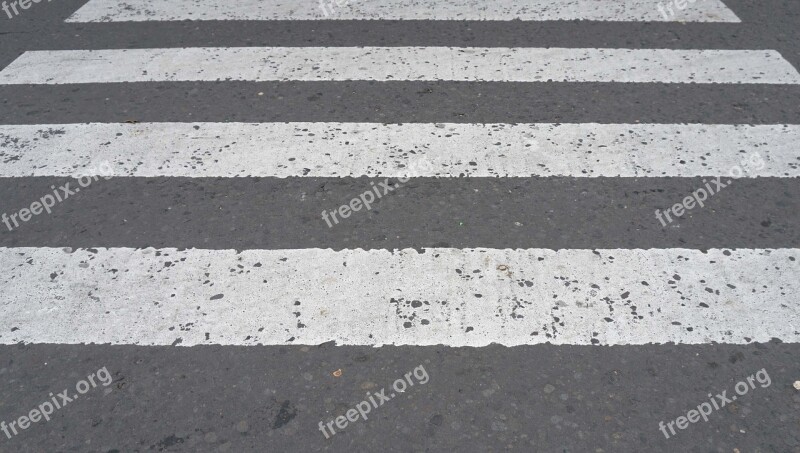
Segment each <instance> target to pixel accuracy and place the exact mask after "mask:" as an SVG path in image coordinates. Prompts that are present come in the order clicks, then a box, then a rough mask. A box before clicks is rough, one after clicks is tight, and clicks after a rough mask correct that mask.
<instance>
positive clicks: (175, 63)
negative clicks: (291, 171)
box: [0, 47, 800, 84]
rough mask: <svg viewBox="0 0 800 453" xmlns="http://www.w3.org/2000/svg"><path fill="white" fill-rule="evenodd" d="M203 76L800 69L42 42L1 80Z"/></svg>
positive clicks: (560, 78) (771, 63) (710, 62)
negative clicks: (55, 46) (48, 46)
mask: <svg viewBox="0 0 800 453" xmlns="http://www.w3.org/2000/svg"><path fill="white" fill-rule="evenodd" d="M202 80H205V81H215V80H216V81H222V80H253V81H270V80H287V81H288V80H298V81H324V80H330V81H345V80H373V81H392V80H409V81H425V80H429V81H437V80H449V81H475V82H478V81H498V82H636V83H647V82H663V83H760V84H776V83H777V84H800V74H798V72H797V70H796V69H795V68H794V67H793V66H792V65H791V64H789V62H787V61H786V60H784V59H783V57H782V56H781V54H780V53H778V52H776V51H774V50H703V49H686V50H675V49H600V48H585V49H577V48H548V49H545V48H527V47H518V48H503V47H491V48H474V47H236V48H230V47H227V48H221V47H217V48H215V47H192V48H177V49H166V48H158V49H113V50H58V51H33V52H26V53H24V54H22V56H20V57H19V58H18V59H16V60H15V61H14V62H12V63H11V64H10V65H8V66H7V67H6V68H5V69H3V70H2V71H0V84H63V83H115V82H146V81H202Z"/></svg>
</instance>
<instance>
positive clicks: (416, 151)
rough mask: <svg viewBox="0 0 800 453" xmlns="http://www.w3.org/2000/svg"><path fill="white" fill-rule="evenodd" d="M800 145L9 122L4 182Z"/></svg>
mask: <svg viewBox="0 0 800 453" xmlns="http://www.w3.org/2000/svg"><path fill="white" fill-rule="evenodd" d="M798 142H800V125H756V126H752V125H705V124H597V123H585V124H454V123H447V124H430V123H411V124H378V123H260V124H250V123H140V124H118V123H112V124H109V123H92V124H54V125H2V126H0V144H2V145H3V146H2V147H0V177H18V176H65V177H76V176H80V175H82V174H85V173H87V172H90V171H88V169H97V168H98V167H99V166H100V164H101V163H103V162H107V163H109V167H110V168H111V169H112V170H113V171H112V172H111V173H103V174H104V175H106V174H107V175H113V176H137V177H151V176H181V177H240V176H260V177H278V178H285V177H295V176H308V177H346V176H352V177H358V176H370V177H378V176H382V177H404V176H422V177H443V178H452V177H460V176H462V175H463V176H474V177H494V176H512V177H528V176H571V177H598V176H606V177H615V176H622V177H639V176H646V177H691V176H728V175H733V176H737V177H738V176H739V175H741V176H742V177H758V176H767V177H799V176H800V165H798V162H800V150H798V148H797V146H796V144H797V143H798ZM737 168H738V169H737ZM95 171H96V170H95Z"/></svg>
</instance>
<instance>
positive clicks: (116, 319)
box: [0, 247, 800, 346]
mask: <svg viewBox="0 0 800 453" xmlns="http://www.w3.org/2000/svg"><path fill="white" fill-rule="evenodd" d="M798 255H800V249H773V250H769V249H737V250H730V251H729V250H719V249H711V250H708V251H705V252H703V251H698V250H690V249H650V250H640V249H635V250H627V249H610V250H605V249H602V250H596V251H592V250H559V251H553V250H547V249H527V250H519V249H517V250H510V249H504V250H501V249H450V248H432V249H424V250H422V251H421V252H418V251H415V250H409V249H406V250H395V251H387V250H360V249H357V250H341V251H333V250H330V249H327V250H322V249H294V250H247V251H243V252H237V251H233V250H202V249H189V250H177V249H171V248H169V249H158V250H155V249H130V248H111V249H105V248H99V249H89V250H86V249H79V250H74V251H72V250H69V249H67V250H62V249H58V248H27V247H25V248H2V249H0V282H1V284H2V287H3V289H4V291H3V298H2V301H0V304H1V305H2V307H0V309H2V312H3V316H2V318H0V332H2V333H1V334H0V343H2V344H15V343H17V342H25V343H66V344H79V343H111V344H137V345H171V344H180V345H181V346H192V345H199V344H223V345H255V344H259V343H260V344H267V345H286V344H320V343H324V342H328V341H335V342H337V343H338V344H342V345H376V346H377V345H384V344H398V345H418V346H423V345H436V344H443V345H448V346H485V345H488V344H490V343H499V344H503V345H508V346H513V345H526V344H539V343H545V342H550V343H553V344H574V345H585V344H603V345H625V344H649V343H667V342H675V343H679V344H702V343H710V342H718V343H731V344H741V343H747V342H750V341H759V342H764V341H768V340H770V339H772V338H779V339H781V340H783V341H784V342H791V343H796V342H798V341H800V305H798V304H797V303H795V302H796V301H797V296H798V294H800V281H798V279H797V275H798V271H800V269H798V261H797V258H798ZM134 288H135V290H132V289H134Z"/></svg>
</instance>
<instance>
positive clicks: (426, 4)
mask: <svg viewBox="0 0 800 453" xmlns="http://www.w3.org/2000/svg"><path fill="white" fill-rule="evenodd" d="M658 4H659V2H658V1H656V0H636V1H625V2H621V1H614V0H569V1H548V0H527V1H519V0H493V1H491V2H479V1H475V0H444V1H419V0H347V1H336V0H333V1H331V0H324V1H311V0H305V1H297V0H295V1H291V0H266V1H265V0H229V1H226V2H224V3H221V2H214V1H212V0H177V1H176V0H173V1H169V2H163V1H157V0H91V1H90V2H88V3H87V4H86V5H85V6H83V7H82V8H81V9H79V10H78V11H77V12H76V13H75V14H73V15H72V16H71V17H70V18H69V19H68V20H69V21H71V22H112V21H114V22H118V21H175V20H318V19H339V20H348V19H356V20H503V21H509V20H526V21H548V20H596V21H619V22H624V21H676V22H684V21H685V22H739V19H738V18H737V17H736V15H735V14H734V13H733V12H732V11H731V10H730V9H728V8H727V7H726V6H725V4H724V3H723V2H721V1H719V0H699V1H697V2H694V1H692V3H691V4H688V3H685V4H684V5H685V6H686V7H684V8H683V9H679V8H677V7H674V6H673V7H672V12H673V14H672V15H670V14H669V13H668V12H667V10H666V9H664V11H665V12H664V13H661V12H660V11H659V10H658ZM662 8H664V6H663V5H662ZM665 14H666V16H665Z"/></svg>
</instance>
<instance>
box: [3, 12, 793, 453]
mask: <svg viewBox="0 0 800 453" xmlns="http://www.w3.org/2000/svg"><path fill="white" fill-rule="evenodd" d="M83 2H84V0H53V1H52V2H49V3H47V2H42V3H39V4H36V5H34V6H33V7H31V9H29V10H27V11H26V12H25V13H24V15H23V16H20V17H17V18H15V19H13V20H8V19H6V18H5V17H4V16H2V15H0V67H3V66H5V65H6V64H8V63H10V62H11V61H13V59H14V58H16V57H17V56H18V55H20V54H21V52H23V51H25V50H31V49H101V48H141V47H156V46H157V47H179V46H251V45H279V46H352V45H389V46H392V45H404V46H406V45H408V46H417V45H420V46H421V45H425V46H433V45H453V46H537V47H538V46H559V47H627V48H653V47H655V48H675V49H684V48H716V49H776V50H778V51H780V52H781V54H782V55H783V56H784V58H786V59H787V60H788V61H790V62H791V63H793V64H794V65H795V67H798V68H800V33H798V31H797V30H798V29H799V28H800V27H798V25H800V2H798V1H788V0H787V1H772V0H770V1H759V2H756V1H743V0H737V1H730V0H726V1H725V3H726V4H727V5H728V6H729V7H730V8H731V9H732V10H734V12H735V13H736V14H737V15H738V16H739V17H740V18H741V19H742V20H743V23H742V24H685V25H682V24H622V23H611V24H609V23H592V22H565V23H523V22H511V23H496V22H486V23H479V22H457V23H441V22H440V23H431V22H387V23H377V22H364V23H361V22H354V21H330V22H322V23H320V22H291V23H290V22H275V23H266V22H260V23H251V22H238V21H235V22H213V21H212V22H202V23H188V22H187V23H163V24H157V23H144V24H66V23H64V22H63V19H64V18H66V17H67V16H68V15H69V14H71V13H72V12H74V11H75V10H76V9H77V8H78V7H79V6H80V5H81V4H83ZM258 92H263V93H264V95H263V96H257V95H256V93H258ZM0 118H1V119H2V120H1V121H2V122H3V123H6V124H56V123H77V122H88V121H103V122H111V121H372V122H537V121H539V122H599V123H613V122H637V121H638V122H643V123H644V122H669V123H672V122H687V123H741V124H769V123H792V124H797V123H800V87H797V86H767V85H741V86H713V85H706V86H703V85H684V86H676V85H665V84H626V85H621V84H612V83H582V84H570V83H532V84H518V83H426V82H388V83H375V82H337V83H322V82H319V83H318V82H308V83H299V82H285V83H248V82H211V83H194V82H192V83H139V84H86V85H62V86H0ZM66 181H68V179H64V178H43V177H42V178H38V177H37V178H13V179H12V178H0V211H6V210H10V208H9V209H6V206H10V207H16V208H18V207H20V206H26V205H29V204H30V202H31V200H35V199H38V198H39V197H41V196H42V194H44V193H47V192H48V191H49V189H48V188H49V186H50V185H51V184H57V185H61V184H63V183H64V182H66ZM369 181H371V180H370V179H367V178H288V179H276V178H241V179H235V180H234V179H225V178H114V179H112V180H109V181H102V182H98V183H97V184H93V185H92V187H91V188H90V189H87V190H86V191H84V192H81V193H80V194H78V195H76V196H75V197H74V198H72V197H71V198H70V200H69V203H64V204H63V205H61V206H59V210H57V211H54V212H53V214H51V215H49V216H37V217H35V218H34V219H33V220H31V221H30V222H28V223H26V224H25V225H24V228H20V229H18V230H15V231H13V232H8V231H5V229H0V246H3V247H10V246H35V247H42V246H50V247H121V246H125V247H148V246H152V247H178V248H192V247H198V248H217V249H224V248H234V249H247V248H307V247H324V248H328V247H329V248H334V249H341V248H358V247H361V248H373V249H374V248H387V249H393V248H400V247H430V246H449V247H499V248H505V247H507V248H528V247H542V248H554V249H560V248H664V247H684V248H693V249H700V250H703V249H707V248H741V247H747V248H753V247H798V243H800V217H799V216H800V209H798V203H800V201H798V200H800V181H798V180H795V179H780V178H757V179H753V180H739V181H736V182H735V183H734V184H733V185H731V186H730V187H729V188H726V189H725V191H724V192H721V193H720V194H718V195H717V196H715V197H714V198H713V199H711V200H710V201H709V204H708V206H707V207H706V208H705V209H703V210H696V211H697V212H692V213H691V217H685V218H683V219H681V220H679V222H678V223H679V224H680V228H661V227H660V225H659V224H658V223H657V221H656V220H655V218H654V217H653V211H654V210H655V209H656V208H661V209H663V208H664V207H667V206H669V205H671V204H673V203H675V201H676V200H680V199H682V198H683V197H684V196H685V195H686V194H688V193H689V192H690V191H691V190H693V189H695V188H696V187H698V186H699V185H700V184H699V183H700V181H699V179H698V178H636V179H633V178H515V179H488V178H487V179H483V178H463V179H455V180H448V181H442V180H434V179H427V178H420V179H415V180H412V181H411V182H410V183H409V184H406V186H405V187H404V188H403V189H401V190H400V191H398V192H396V193H395V194H394V195H393V196H392V197H391V198H387V199H385V200H382V201H381V204H380V205H379V206H376V209H373V211H371V212H370V213H368V214H364V215H362V216H358V217H353V218H351V219H350V221H349V222H348V223H347V224H346V225H340V226H337V228H333V229H328V228H327V226H325V224H324V222H323V221H322V220H321V219H320V217H319V215H320V212H321V211H322V210H323V209H332V208H334V207H336V206H338V205H340V204H342V203H344V202H345V201H347V200H349V199H350V198H352V196H353V194H358V193H360V192H362V191H363V188H364V187H367V186H368V185H369ZM372 181H377V180H372ZM303 194H304V195H305V197H304V201H303V202H302V203H300V202H298V199H299V198H300V197H301V196H303ZM517 223H518V224H519V225H517ZM131 290H132V291H135V288H131ZM0 316H2V299H1V298H0ZM799 358H800V345H797V344H783V343H780V342H779V341H777V340H776V341H773V342H771V343H767V344H750V345H742V346H731V345H716V344H708V345H700V346H690V345H646V346H613V347H606V346H591V347H589V346H553V345H542V346H528V347H513V348H507V347H501V346H491V347H488V348H448V347H444V346H428V347H392V346H388V347H381V348H368V347H350V346H344V347H343V346H334V345H330V344H326V345H320V346H305V347H302V346H292V347H276V346H255V347H230V346H228V347H221V346H201V347H191V348H182V347H180V346H175V347H140V346H111V345H13V346H0V388H2V391H0V421H5V422H6V423H8V422H10V421H11V420H14V419H16V418H17V417H19V416H20V415H24V414H25V413H27V412H29V411H30V410H31V409H34V408H36V407H37V406H39V405H40V404H41V403H42V402H44V401H47V400H49V393H50V392H52V393H53V394H56V393H58V392H61V391H62V390H64V389H74V388H75V384H76V383H77V382H78V381H79V380H81V379H84V378H85V377H86V376H87V375H89V374H90V373H93V372H95V371H97V370H98V369H100V368H102V367H106V368H107V369H108V371H109V372H110V374H111V376H112V377H113V383H112V384H111V385H109V386H108V387H104V386H100V387H98V388H94V389H91V390H89V391H88V393H87V394H86V395H81V396H80V398H78V399H77V400H76V401H74V402H72V403H70V404H69V405H67V406H65V407H64V408H62V409H60V410H58V411H56V412H55V413H54V414H53V416H52V420H50V421H49V422H46V423H45V422H43V421H42V422H39V423H37V424H35V425H33V426H32V427H30V428H28V429H27V430H25V431H22V432H20V434H18V435H16V436H13V437H12V438H11V439H7V438H6V436H4V435H3V434H2V433H1V432H0V451H2V452H6V451H8V452H16V451H31V452H50V451H65V452H66V451H70V452H72V451H78V452H83V451H87V452H89V451H91V452H112V451H119V452H128V451H201V452H204V451H231V452H239V451H298V452H306V451H336V452H339V451H356V452H361V451H370V452H371V451H375V452H382V451H415V452H416V451H431V452H434V451H435V452H439V451H467V452H473V451H474V452H483V451H526V452H527V451H543V452H556V451H558V452H598V453H599V452H616V451H620V452H641V451H687V452H734V451H736V449H738V451H739V452H741V453H745V452H755V451H758V452H793V453H798V452H800V391H797V390H795V389H793V388H792V382H794V381H798V380H800V359H799ZM419 365H423V366H424V368H425V370H426V371H427V374H428V375H429V381H428V382H427V383H426V384H424V385H422V384H417V385H415V386H414V387H412V388H410V389H409V390H408V391H407V392H406V393H405V394H402V395H398V396H397V397H396V398H394V399H392V400H391V401H389V402H386V403H385V404H384V405H383V406H381V407H378V408H376V409H374V412H373V413H371V414H370V418H369V419H368V420H366V421H364V420H359V421H358V422H355V423H353V424H352V426H348V427H347V428H346V429H344V430H342V431H341V432H339V433H337V434H336V435H335V436H333V437H331V438H330V439H326V438H325V436H324V435H323V434H322V433H321V432H320V431H319V429H318V423H319V422H320V421H323V422H328V421H329V420H331V419H332V418H333V417H335V416H338V415H343V414H345V413H346V412H347V410H348V409H350V408H353V407H355V405H356V404H358V403H359V402H361V401H362V400H363V399H364V398H365V396H366V394H367V392H375V391H378V390H379V389H381V388H382V387H386V388H388V387H389V386H390V384H391V383H392V382H393V381H394V380H395V379H397V378H401V377H402V376H403V375H404V374H405V373H407V372H409V371H412V370H413V369H414V368H415V367H417V366H419ZM761 369H764V370H765V371H766V372H767V373H768V375H769V376H770V378H771V382H772V384H771V385H770V386H768V387H765V388H761V387H759V386H758V385H756V388H754V389H752V390H751V391H750V392H749V393H748V394H747V395H744V396H741V397H739V399H737V400H736V401H734V402H732V403H730V404H728V405H727V406H726V407H724V408H722V409H721V410H719V411H714V412H713V413H712V414H711V415H710V416H709V420H708V421H707V422H704V421H700V422H698V423H694V424H691V425H690V426H689V427H688V428H687V429H685V430H679V431H678V432H677V434H676V435H675V436H673V437H671V438H670V439H666V438H665V436H664V435H663V434H662V433H661V431H659V422H660V421H664V422H669V421H671V420H674V419H675V418H677V417H679V416H681V415H686V413H687V411H689V410H691V409H693V408H696V407H697V406H698V405H699V404H701V403H703V402H706V401H708V399H709V398H708V397H707V394H709V393H711V394H714V395H716V394H718V393H721V392H722V391H724V390H727V392H728V395H729V396H730V395H731V394H733V392H734V385H735V384H736V383H737V382H738V381H740V380H742V379H745V378H746V377H747V376H750V375H754V374H755V373H756V372H758V371H759V370H761ZM336 370H341V375H340V376H335V375H334V374H333V373H334V371H336ZM337 374H338V373H337ZM337 431H338V429H337Z"/></svg>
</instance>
